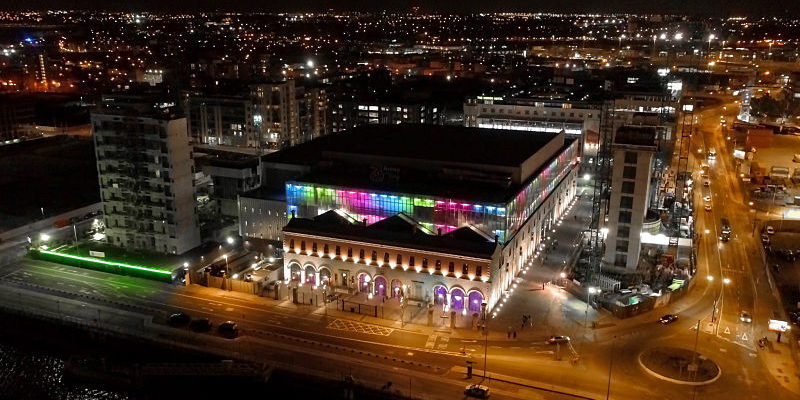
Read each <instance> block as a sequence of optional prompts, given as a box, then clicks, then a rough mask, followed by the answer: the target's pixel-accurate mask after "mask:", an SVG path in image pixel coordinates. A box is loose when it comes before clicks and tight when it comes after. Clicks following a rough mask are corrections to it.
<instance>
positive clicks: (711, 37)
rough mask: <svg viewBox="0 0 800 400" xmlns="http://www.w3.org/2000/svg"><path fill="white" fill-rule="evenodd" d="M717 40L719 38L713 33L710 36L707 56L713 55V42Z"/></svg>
mask: <svg viewBox="0 0 800 400" xmlns="http://www.w3.org/2000/svg"><path fill="white" fill-rule="evenodd" d="M716 38H717V37H716V36H715V35H714V34H713V33H712V34H710V35H708V50H707V51H706V53H707V54H711V41H712V40H714V39H716Z"/></svg>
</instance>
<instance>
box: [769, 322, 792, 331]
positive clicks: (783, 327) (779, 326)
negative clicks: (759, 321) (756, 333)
mask: <svg viewBox="0 0 800 400" xmlns="http://www.w3.org/2000/svg"><path fill="white" fill-rule="evenodd" d="M789 329H792V328H791V327H790V326H789V323H788V322H786V321H779V320H777V319H771V320H769V330H771V331H773V332H786V331H788V330H789Z"/></svg>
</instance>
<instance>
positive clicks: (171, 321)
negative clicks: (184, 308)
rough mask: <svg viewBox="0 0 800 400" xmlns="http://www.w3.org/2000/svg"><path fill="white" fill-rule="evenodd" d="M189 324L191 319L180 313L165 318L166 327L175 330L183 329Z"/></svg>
mask: <svg viewBox="0 0 800 400" xmlns="http://www.w3.org/2000/svg"><path fill="white" fill-rule="evenodd" d="M190 322H192V317H190V316H189V315H188V314H186V313H182V312H176V313H174V314H172V315H170V316H169V318H167V325H169V326H173V327H176V328H179V327H184V326H186V325H189V323H190Z"/></svg>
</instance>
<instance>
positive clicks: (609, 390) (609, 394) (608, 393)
mask: <svg viewBox="0 0 800 400" xmlns="http://www.w3.org/2000/svg"><path fill="white" fill-rule="evenodd" d="M616 341H617V337H616V336H614V339H611V355H610V357H609V360H608V387H607V388H606V400H608V399H609V398H610V396H611V368H612V367H613V366H614V343H615V342H616Z"/></svg>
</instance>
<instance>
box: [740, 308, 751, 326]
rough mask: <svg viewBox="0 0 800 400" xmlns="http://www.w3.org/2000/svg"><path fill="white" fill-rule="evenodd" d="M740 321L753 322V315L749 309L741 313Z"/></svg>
mask: <svg viewBox="0 0 800 400" xmlns="http://www.w3.org/2000/svg"><path fill="white" fill-rule="evenodd" d="M739 321H742V322H744V323H746V324H749V323H751V322H753V316H752V315H750V313H749V312H747V311H742V312H740V313H739Z"/></svg>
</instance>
